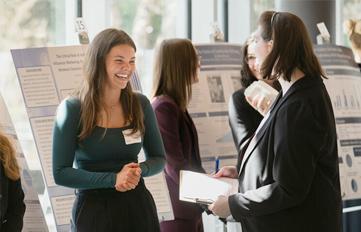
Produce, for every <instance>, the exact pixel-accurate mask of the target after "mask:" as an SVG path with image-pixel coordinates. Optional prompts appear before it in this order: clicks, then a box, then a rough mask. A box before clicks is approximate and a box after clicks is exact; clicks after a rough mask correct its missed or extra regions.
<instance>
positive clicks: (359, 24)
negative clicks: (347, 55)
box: [343, 19, 361, 52]
mask: <svg viewBox="0 0 361 232" xmlns="http://www.w3.org/2000/svg"><path fill="white" fill-rule="evenodd" d="M343 26H344V28H345V32H346V34H347V36H348V38H349V40H350V42H351V46H352V48H353V49H355V50H357V51H358V52H361V19H358V20H354V19H348V20H346V21H345V22H344V24H343Z"/></svg>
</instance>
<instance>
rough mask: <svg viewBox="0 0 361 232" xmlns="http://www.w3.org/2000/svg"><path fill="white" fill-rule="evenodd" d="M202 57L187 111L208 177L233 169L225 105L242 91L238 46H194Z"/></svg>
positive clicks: (240, 55)
mask: <svg viewBox="0 0 361 232" xmlns="http://www.w3.org/2000/svg"><path fill="white" fill-rule="evenodd" d="M196 49H197V51H198V55H200V57H201V68H200V73H199V82H198V83H196V84H193V86H192V88H193V90H192V91H193V93H192V99H191V102H190V105H189V107H188V111H189V113H190V115H191V117H192V119H193V121H194V124H195V126H196V128H197V132H198V139H199V148H200V154H201V159H202V165H203V167H204V169H205V170H206V172H207V173H212V172H214V171H215V157H219V159H220V166H225V165H235V164H236V163H237V151H236V148H235V145H234V142H233V138H232V132H231V129H230V127H229V124H228V101H229V98H230V96H231V95H232V93H233V92H234V91H236V90H238V89H240V88H241V81H240V79H241V75H240V70H241V60H242V59H241V58H242V54H241V45H237V44H229V43H209V44H198V45H196Z"/></svg>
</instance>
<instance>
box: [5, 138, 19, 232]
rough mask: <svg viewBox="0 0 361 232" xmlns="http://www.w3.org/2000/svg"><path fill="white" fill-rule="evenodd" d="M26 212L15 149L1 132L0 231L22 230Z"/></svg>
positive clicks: (17, 231) (15, 231)
mask: <svg viewBox="0 0 361 232" xmlns="http://www.w3.org/2000/svg"><path fill="white" fill-rule="evenodd" d="M24 214H25V204H24V192H23V189H22V188H21V181H20V168H19V165H18V163H17V161H16V157H15V149H14V147H13V145H12V144H11V142H10V140H9V139H8V138H7V137H6V136H5V135H4V134H3V133H2V132H0V231H1V232H21V230H22V228H23V218H24Z"/></svg>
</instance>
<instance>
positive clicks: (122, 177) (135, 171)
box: [114, 163, 142, 192]
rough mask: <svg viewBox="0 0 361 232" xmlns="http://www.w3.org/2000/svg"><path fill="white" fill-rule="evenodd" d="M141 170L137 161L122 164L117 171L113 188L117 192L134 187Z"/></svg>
mask: <svg viewBox="0 0 361 232" xmlns="http://www.w3.org/2000/svg"><path fill="white" fill-rule="evenodd" d="M141 173H142V170H141V169H140V167H139V164H137V163H129V164H126V165H124V166H123V168H122V170H121V171H120V172H118V173H117V178H116V182H115V186H114V187H115V189H116V190H117V191H119V192H126V191H128V190H131V189H134V188H135V187H136V186H137V185H138V183H139V180H140V177H141Z"/></svg>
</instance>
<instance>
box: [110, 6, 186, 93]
mask: <svg viewBox="0 0 361 232" xmlns="http://www.w3.org/2000/svg"><path fill="white" fill-rule="evenodd" d="M179 4H181V3H180V2H179V1H177V0H113V2H112V5H111V23H110V24H111V25H109V26H112V27H116V28H121V29H123V30H125V31H126V32H127V33H129V34H130V35H131V37H132V38H133V39H134V41H135V43H136V45H137V49H138V50H137V70H138V73H139V77H140V79H141V82H142V88H143V92H144V94H146V95H147V96H149V95H150V92H151V88H152V70H153V67H152V66H153V55H154V54H153V53H154V47H155V46H156V44H157V42H158V41H160V40H162V39H164V38H170V37H176V23H177V22H176V20H177V18H178V16H179V15H180V14H181V13H182V12H179V10H178V11H177V7H178V6H179ZM185 24H186V20H185V19H184V23H183V25H185Z"/></svg>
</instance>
